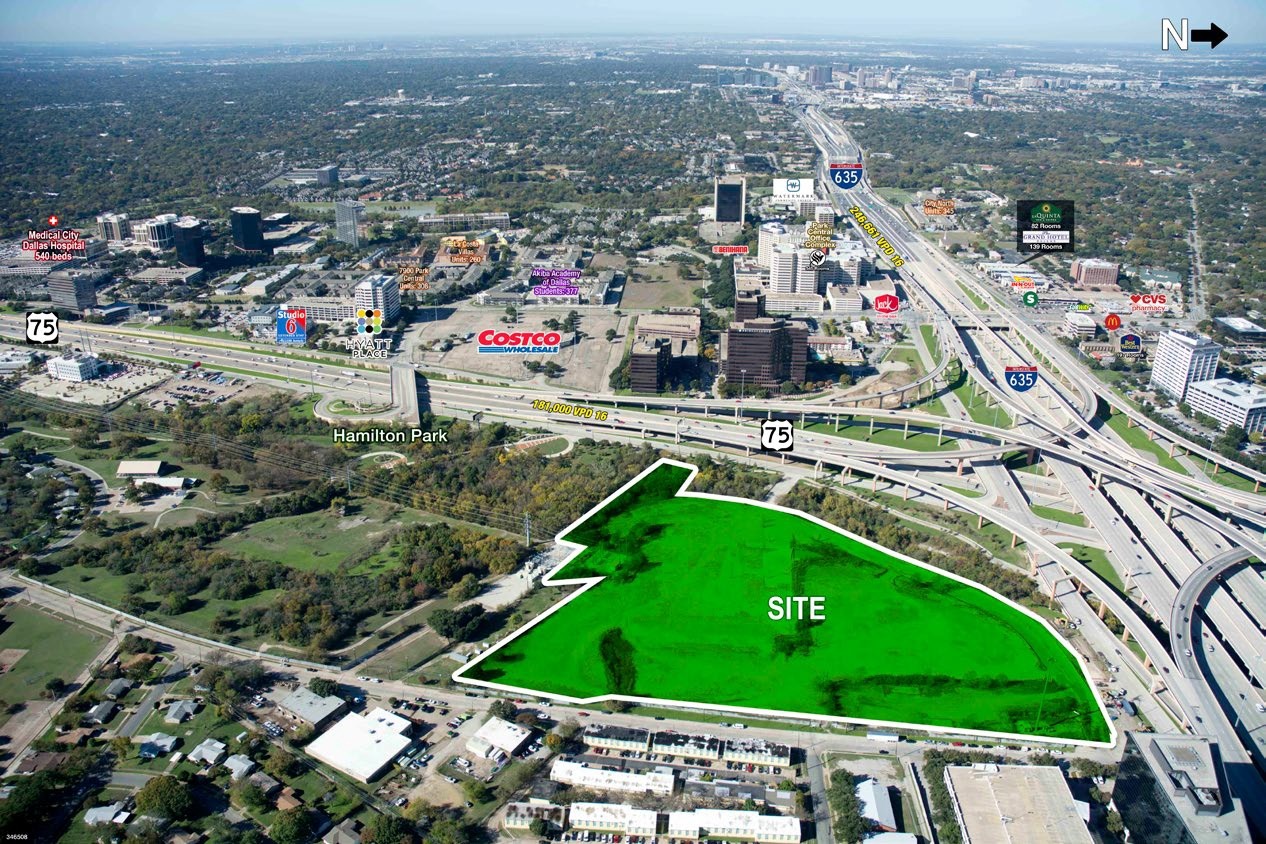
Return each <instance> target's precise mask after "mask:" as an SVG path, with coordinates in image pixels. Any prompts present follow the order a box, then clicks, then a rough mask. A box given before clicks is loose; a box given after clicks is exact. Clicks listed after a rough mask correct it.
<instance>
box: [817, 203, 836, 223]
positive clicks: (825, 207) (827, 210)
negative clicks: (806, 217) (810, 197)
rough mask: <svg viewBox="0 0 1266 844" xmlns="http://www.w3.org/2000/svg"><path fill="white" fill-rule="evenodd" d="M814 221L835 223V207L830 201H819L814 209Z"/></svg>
mask: <svg viewBox="0 0 1266 844" xmlns="http://www.w3.org/2000/svg"><path fill="white" fill-rule="evenodd" d="M813 222H815V223H826V224H828V225H832V226H833V225H835V209H834V208H832V207H831V203H829V202H819V203H818V204H817V205H816V206H815V207H814V209H813Z"/></svg>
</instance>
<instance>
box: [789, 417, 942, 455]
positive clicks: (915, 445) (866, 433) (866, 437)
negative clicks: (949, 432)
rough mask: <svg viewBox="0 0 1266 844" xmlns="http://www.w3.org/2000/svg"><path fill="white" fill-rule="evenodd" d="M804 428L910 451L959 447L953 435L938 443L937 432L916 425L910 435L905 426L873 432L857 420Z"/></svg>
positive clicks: (868, 425)
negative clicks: (929, 431)
mask: <svg viewBox="0 0 1266 844" xmlns="http://www.w3.org/2000/svg"><path fill="white" fill-rule="evenodd" d="M943 409H944V408H942V410H943ZM804 430H806V431H813V432H815V433H818V434H830V435H831V436H833V437H845V438H847V439H850V440H860V441H862V442H868V443H876V444H878V445H890V446H893V447H895V448H905V449H909V450H910V451H955V450H957V448H958V446H956V445H955V444H954V438H953V437H950V436H946V437H945V438H944V439H943V440H941V444H940V445H937V444H936V433H935V432H932V433H927V432H926V431H923V430H920V429H918V428H914V427H911V429H910V436H909V437H906V435H905V431H904V429H903V428H884V427H881V426H880V425H876V426H875V432H874V433H873V434H872V433H870V424H869V423H865V422H855V423H853V424H851V425H846V424H843V423H841V424H840V429H839V430H838V431H837V430H835V423H834V422H812V423H810V424H808V425H805V426H804Z"/></svg>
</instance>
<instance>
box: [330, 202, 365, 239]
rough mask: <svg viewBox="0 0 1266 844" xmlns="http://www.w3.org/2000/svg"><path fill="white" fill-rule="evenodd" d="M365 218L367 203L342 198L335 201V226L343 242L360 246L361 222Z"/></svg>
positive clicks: (337, 234)
mask: <svg viewBox="0 0 1266 844" xmlns="http://www.w3.org/2000/svg"><path fill="white" fill-rule="evenodd" d="M364 219H365V203H363V202H357V201H356V200H354V199H340V200H339V201H338V202H336V203H334V228H335V231H336V236H337V238H338V239H339V240H341V241H342V242H343V243H347V244H350V245H352V246H355V247H359V246H360V224H361V223H362V222H363V221H364Z"/></svg>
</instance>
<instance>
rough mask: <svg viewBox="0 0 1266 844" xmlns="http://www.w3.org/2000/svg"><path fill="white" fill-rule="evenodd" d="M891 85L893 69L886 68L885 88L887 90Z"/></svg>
mask: <svg viewBox="0 0 1266 844" xmlns="http://www.w3.org/2000/svg"><path fill="white" fill-rule="evenodd" d="M891 84H892V68H890V67H885V68H884V87H885V88H886V87H888V86H889V85H891Z"/></svg>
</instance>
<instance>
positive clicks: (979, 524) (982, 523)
mask: <svg viewBox="0 0 1266 844" xmlns="http://www.w3.org/2000/svg"><path fill="white" fill-rule="evenodd" d="M984 526H985V517H984V516H977V517H976V530H980V529H982V528H983V527H984Z"/></svg>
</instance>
